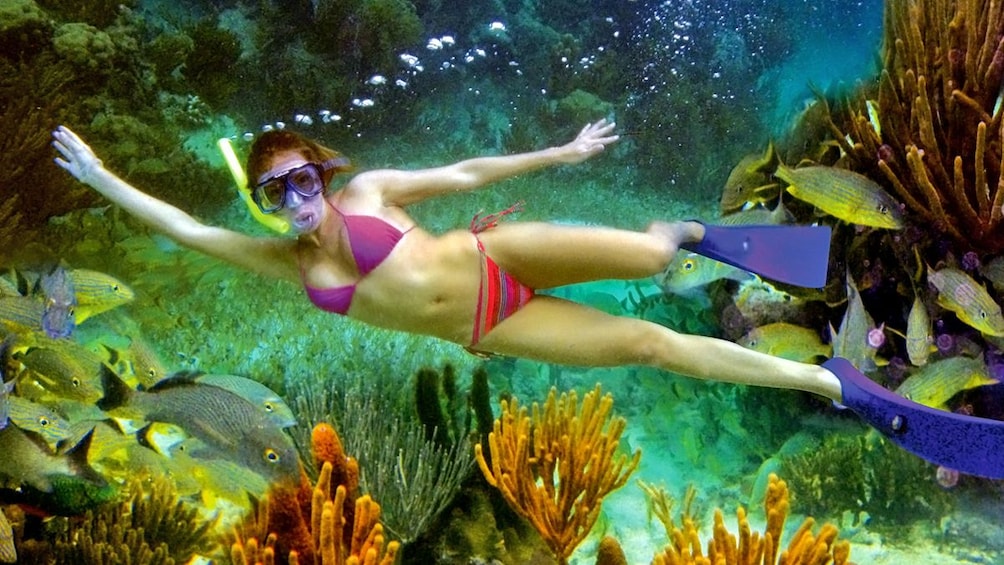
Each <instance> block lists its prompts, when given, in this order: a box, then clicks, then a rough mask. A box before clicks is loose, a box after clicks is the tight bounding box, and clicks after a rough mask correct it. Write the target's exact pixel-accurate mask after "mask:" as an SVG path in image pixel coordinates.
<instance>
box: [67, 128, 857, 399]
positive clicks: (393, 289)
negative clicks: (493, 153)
mask: <svg viewBox="0 0 1004 565" xmlns="http://www.w3.org/2000/svg"><path fill="white" fill-rule="evenodd" d="M614 126H615V124H613V123H608V122H606V121H604V120H601V121H599V122H596V123H593V124H588V125H586V126H585V127H584V128H583V129H582V131H581V132H579V134H578V135H577V136H576V137H575V139H573V140H572V141H571V142H569V143H566V144H564V145H560V146H557V147H551V148H548V149H543V150H540V151H534V152H529V153H520V154H515V155H506V156H497V157H478V158H474V159H468V160H464V161H460V162H457V163H454V164H452V165H447V166H443V167H437V168H431V169H422V170H415V171H404V170H373V171H366V172H362V173H359V174H357V175H355V176H354V177H353V178H352V179H351V180H349V182H348V183H347V184H346V185H345V186H344V187H342V188H341V189H339V190H336V191H333V192H325V188H326V186H327V184H328V183H329V182H330V181H331V179H332V177H333V176H334V173H335V172H336V171H338V170H343V169H344V168H345V166H346V163H347V161H346V160H345V159H343V158H339V157H338V154H337V153H336V152H334V151H333V150H331V149H328V148H326V147H323V146H321V145H319V144H317V143H315V142H313V141H311V140H309V139H306V138H304V137H302V136H300V135H297V134H295V133H292V132H289V131H284V130H278V131H272V132H267V133H265V134H262V135H260V136H258V138H257V139H256V140H255V143H254V145H253V147H252V150H251V155H250V157H249V159H248V178H249V179H251V181H250V183H251V184H252V186H250V187H249V189H250V190H251V191H252V195H253V199H254V201H255V203H256V204H257V205H258V206H259V208H261V210H262V211H263V212H265V213H271V214H276V215H278V216H280V217H282V218H283V219H284V220H286V221H287V222H288V223H289V224H290V226H291V232H292V233H293V234H295V236H296V237H295V238H294V237H284V236H277V237H251V236H248V235H245V234H241V233H238V232H234V231H230V230H227V229H223V228H219V227H214V226H207V225H204V224H202V223H200V222H198V221H197V220H195V219H194V218H192V217H191V216H190V215H189V214H187V213H185V212H184V211H182V210H180V209H178V208H176V207H174V206H172V205H170V204H167V203H166V202H163V201H160V200H157V199H155V198H153V197H151V196H149V195H147V194H145V193H143V192H142V191H140V190H138V189H136V188H134V187H133V186H131V185H129V184H128V183H126V182H125V181H123V180H122V179H120V178H119V177H117V176H116V175H115V174H113V173H112V172H110V171H108V170H107V169H105V168H104V166H103V164H102V162H101V161H100V160H99V159H98V158H97V156H96V155H95V154H94V152H93V151H92V150H91V149H90V147H88V146H87V144H85V143H84V142H83V141H82V140H81V139H80V138H79V137H78V136H77V135H76V134H74V133H73V132H72V131H70V130H69V129H67V128H66V127H63V126H60V127H59V128H58V129H57V130H56V131H54V132H53V138H54V143H53V145H54V147H55V148H56V150H57V151H58V153H59V154H60V157H57V158H56V163H57V164H58V165H59V166H61V167H62V168H63V169H65V170H66V171H68V172H69V173H70V174H71V175H73V176H74V177H75V178H77V179H78V180H79V181H81V182H83V183H84V184H87V185H89V186H91V187H92V188H94V189H95V190H97V191H98V192H100V193H101V194H102V195H104V196H105V197H106V198H107V199H109V200H110V201H112V202H113V203H115V204H116V205H118V206H120V207H121V208H123V209H124V210H126V211H127V212H129V213H130V214H132V215H133V216H135V217H136V218H138V219H140V220H142V221H143V222H144V223H146V224H147V225H149V226H150V227H151V228H153V229H154V230H156V231H159V232H161V233H163V234H165V235H167V236H168V237H170V238H172V239H174V240H175V241H177V242H178V243H179V244H181V245H183V246H186V247H189V248H191V249H194V250H197V251H201V252H203V253H206V254H207V255H211V256H213V257H216V258H218V259H222V260H224V261H227V262H230V263H233V264H234V265H237V266H239V267H243V268H245V269H247V270H250V271H253V272H256V273H259V274H262V275H266V276H270V277H276V278H281V279H286V280H289V281H293V282H296V283H298V284H302V285H303V286H304V287H305V289H306V291H307V295H308V297H309V298H310V299H311V301H312V302H314V304H315V305H317V306H318V307H319V308H322V309H324V310H327V311H330V312H335V313H339V314H344V315H348V316H350V317H352V318H355V319H358V320H361V321H363V322H366V323H369V324H372V325H375V326H380V327H383V328H390V329H395V330H401V331H406V332H412V333H418V334H426V335H431V336H435V337H439V338H442V339H445V340H449V341H452V342H454V343H458V344H460V345H462V346H465V347H468V348H469V349H470V350H472V351H475V352H483V353H495V354H501V355H512V356H519V357H525V358H528V359H534V360H538V361H544V362H548V363H559V364H567V365H579V366H593V367H599V366H618V365H647V366H651V367H656V368H661V369H665V370H668V371H674V372H677V373H680V374H684V375H689V376H692V377H697V378H702V379H715V380H721V381H727V382H733V383H743V384H750V385H758V386H769V387H780V388H790V389H798V390H804V391H809V392H814V393H817V394H821V395H823V396H826V397H829V398H832V399H840V398H841V385H840V381H839V380H838V379H837V378H836V376H835V375H834V374H833V373H831V372H830V371H828V370H827V369H825V368H823V367H820V366H816V365H809V364H804V363H797V362H793V361H788V360H785V359H780V358H777V357H771V356H768V355H764V354H761V353H757V352H754V351H751V350H748V349H745V348H743V347H741V346H739V345H737V344H734V343H731V342H728V341H725V340H721V339H716V338H710V337H704V336H694V335H688V334H681V333H678V332H675V331H672V330H670V329H669V328H666V327H663V326H660V325H658V324H654V323H651V322H647V321H644V320H639V319H634V318H628V317H619V316H613V315H609V314H606V313H604V312H601V311H599V310H596V309H593V308H590V307H588V306H584V305H581V304H578V303H575V302H570V301H567V300H563V299H560V298H556V297H552V296H546V295H540V294H535V292H534V291H536V290H539V289H547V288H552V287H557V286H563V285H568V284H574V283H580V282H586V281H593V280H598V279H636V278H642V277H647V276H652V275H655V274H657V273H659V272H661V271H662V270H664V269H665V267H666V266H667V265H668V264H669V262H670V260H671V259H672V258H673V256H674V254H675V253H676V252H677V249H678V248H679V246H680V244H681V243H686V242H699V241H701V240H702V238H703V237H704V227H703V226H702V225H701V224H700V223H698V222H674V223H668V222H662V221H654V222H652V224H651V225H650V226H649V227H648V229H647V230H646V231H644V232H635V231H628V230H621V229H613V228H606V227H593V226H568V225H555V224H550V223H543V222H519V221H511V222H503V223H497V221H498V219H499V215H494V216H489V217H487V218H484V219H480V221H479V219H478V218H475V221H473V222H472V226H471V229H470V230H453V231H449V232H447V233H444V234H442V235H434V234H431V233H429V232H427V231H425V230H424V229H422V228H421V227H420V226H418V225H416V223H415V221H414V220H413V219H412V218H411V217H410V216H409V215H408V213H407V212H406V210H405V208H406V207H407V206H408V205H410V204H414V203H416V202H420V201H422V200H425V199H428V198H434V197H437V196H443V195H446V194H450V193H454V192H463V191H470V190H474V189H477V188H481V187H483V186H485V185H487V184H489V183H492V182H495V181H498V180H501V179H504V178H508V177H512V176H515V175H519V174H522V173H526V172H529V171H533V170H536V169H540V168H543V167H548V166H557V165H563V164H577V163H581V162H583V161H585V160H586V159H589V158H590V157H593V156H595V155H597V154H598V153H601V152H602V151H603V150H604V148H605V147H606V146H607V145H609V144H611V143H614V142H615V141H617V139H618V136H617V135H614V134H613V131H614ZM504 213H505V212H503V214H504Z"/></svg>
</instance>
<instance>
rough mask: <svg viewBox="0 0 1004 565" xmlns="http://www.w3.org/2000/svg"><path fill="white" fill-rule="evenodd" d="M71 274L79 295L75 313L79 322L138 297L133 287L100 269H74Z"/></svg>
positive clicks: (75, 289)
mask: <svg viewBox="0 0 1004 565" xmlns="http://www.w3.org/2000/svg"><path fill="white" fill-rule="evenodd" d="M70 276H71V277H72V278H73V288H74V291H75V293H76V296H77V308H76V310H75V311H74V315H75V317H76V320H77V323H78V324H80V323H83V321H84V320H86V319H87V318H90V317H91V316H96V315H98V314H101V313H102V312H107V311H108V310H111V309H112V308H115V307H116V306H121V305H122V304H125V303H127V302H131V301H132V300H133V299H134V298H135V297H136V294H135V293H134V292H133V291H132V289H131V288H129V287H128V286H126V285H125V284H124V283H123V282H122V281H120V280H118V279H116V278H115V277H113V276H111V275H107V274H105V273H102V272H99V271H92V270H90V269H73V271H72V272H71V273H70Z"/></svg>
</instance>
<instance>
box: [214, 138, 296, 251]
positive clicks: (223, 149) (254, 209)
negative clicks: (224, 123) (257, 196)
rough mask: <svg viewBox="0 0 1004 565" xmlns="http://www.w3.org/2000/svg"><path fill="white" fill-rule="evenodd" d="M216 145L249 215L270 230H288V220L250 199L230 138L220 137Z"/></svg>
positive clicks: (244, 176) (243, 174)
mask: <svg viewBox="0 0 1004 565" xmlns="http://www.w3.org/2000/svg"><path fill="white" fill-rule="evenodd" d="M216 146H217V147H219V148H220V153H222V154H223V160H224V161H226V162H227V168H228V169H230V174H231V176H233V177H234V184H235V185H236V186H237V194H239V195H240V196H241V200H243V201H244V204H245V205H247V207H248V210H250V211H251V217H253V218H254V219H255V220H258V223H259V224H261V225H263V226H265V227H267V228H268V229H270V230H272V231H276V232H279V233H286V232H288V231H289V222H287V221H286V220H283V219H282V218H280V217H279V216H270V215H268V214H265V213H263V212H262V211H261V210H260V209H259V208H258V205H257V204H255V203H254V200H251V191H249V190H248V189H247V186H248V177H247V175H246V174H245V173H244V167H242V166H241V162H240V160H239V159H237V154H236V153H234V148H233V146H232V145H230V138H227V137H221V138H220V139H217V140H216Z"/></svg>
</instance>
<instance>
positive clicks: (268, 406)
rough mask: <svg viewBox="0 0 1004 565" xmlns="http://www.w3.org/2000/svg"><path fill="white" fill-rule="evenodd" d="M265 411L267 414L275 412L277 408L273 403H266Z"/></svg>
mask: <svg viewBox="0 0 1004 565" xmlns="http://www.w3.org/2000/svg"><path fill="white" fill-rule="evenodd" d="M265 411H266V412H275V406H273V405H272V403H271V402H266V403H265Z"/></svg>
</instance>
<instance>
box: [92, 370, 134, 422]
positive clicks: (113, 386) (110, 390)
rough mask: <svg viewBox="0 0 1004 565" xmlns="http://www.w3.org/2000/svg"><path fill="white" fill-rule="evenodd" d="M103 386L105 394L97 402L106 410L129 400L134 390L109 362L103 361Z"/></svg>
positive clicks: (98, 405) (99, 406)
mask: <svg viewBox="0 0 1004 565" xmlns="http://www.w3.org/2000/svg"><path fill="white" fill-rule="evenodd" d="M101 388H102V389H103V390H104V391H105V395H104V396H103V397H102V398H101V400H99V401H98V402H97V407H98V408H100V409H101V410H104V411H105V412H107V411H109V410H113V409H115V408H118V407H119V406H122V405H124V404H125V403H127V402H129V397H130V396H131V395H132V394H133V390H132V389H131V388H129V385H127V384H126V382H125V381H124V380H122V377H121V376H119V374H118V373H116V372H115V370H114V369H112V367H111V366H110V365H109V364H108V363H101Z"/></svg>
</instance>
